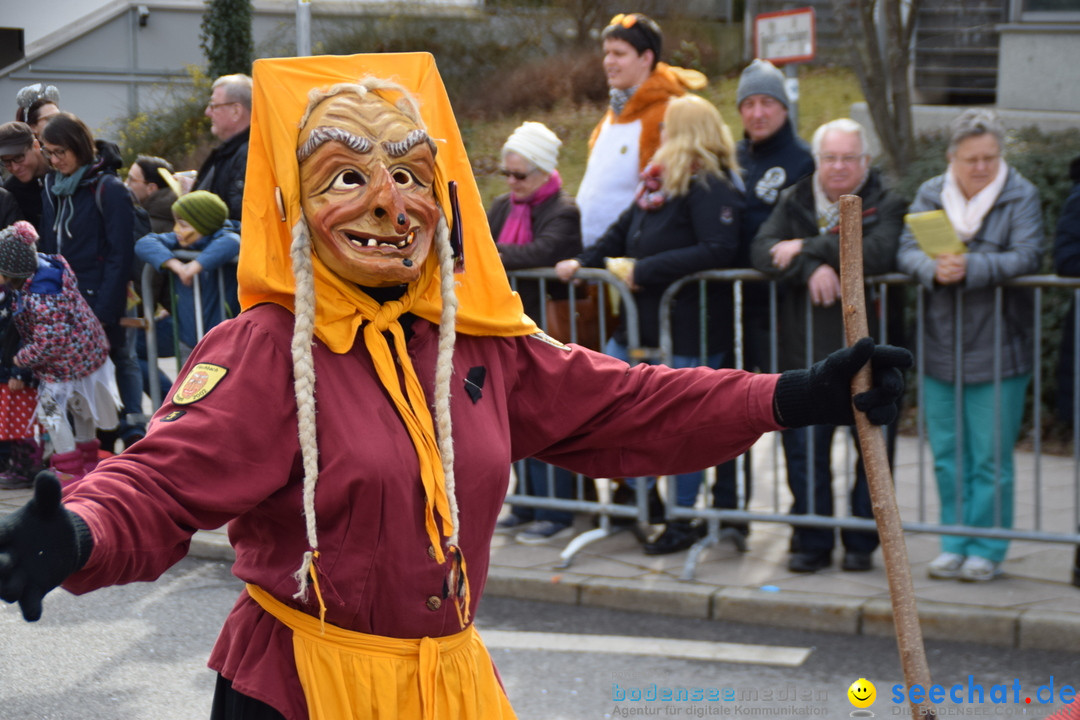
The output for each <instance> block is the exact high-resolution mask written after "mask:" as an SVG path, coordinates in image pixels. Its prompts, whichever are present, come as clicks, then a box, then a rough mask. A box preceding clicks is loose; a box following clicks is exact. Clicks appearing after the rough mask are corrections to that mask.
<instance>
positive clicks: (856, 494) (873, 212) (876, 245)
mask: <svg viewBox="0 0 1080 720" xmlns="http://www.w3.org/2000/svg"><path fill="white" fill-rule="evenodd" d="M811 149H812V151H813V154H814V160H815V161H816V163H817V169H816V170H815V171H814V173H813V174H812V175H810V176H808V177H805V178H803V179H802V180H800V181H799V182H797V183H796V184H795V185H793V186H791V187H789V188H788V189H786V190H784V191H783V192H782V193H781V195H780V199H779V201H778V202H777V204H776V207H775V209H774V210H773V211H772V213H771V214H770V215H769V219H768V220H766V221H765V223H764V224H763V225H762V226H761V228H760V229H759V230H758V233H757V235H756V236H755V237H754V240H753V243H752V245H751V248H750V254H751V261H752V262H753V265H754V267H755V268H757V269H758V270H760V271H762V272H764V273H766V274H768V275H771V276H773V277H774V278H776V279H777V280H778V281H779V282H780V283H782V284H783V285H784V286H785V289H786V291H785V292H783V293H782V294H781V300H780V328H781V332H780V333H779V343H780V347H779V352H780V369H781V370H784V369H791V368H801V367H808V366H809V365H810V364H812V363H813V362H816V361H817V360H820V359H822V358H824V357H825V356H826V355H827V354H828V352H829V348H831V347H836V346H838V345H843V344H844V326H843V317H842V315H841V310H840V308H841V305H840V302H839V300H840V242H839V227H838V224H839V220H840V208H839V204H840V203H839V201H840V196H841V195H848V194H854V195H858V196H859V197H861V198H862V207H863V221H862V224H863V272H864V273H865V274H866V275H867V276H870V275H880V274H882V273H887V272H891V271H893V270H895V269H896V251H897V248H898V246H899V241H900V232H901V231H902V230H903V227H904V212H905V210H906V208H907V201H906V200H904V199H903V198H902V197H900V196H899V195H898V194H896V193H894V192H893V191H891V190H889V189H887V188H886V187H885V185H884V182H883V179H882V176H881V173H879V172H878V170H877V169H876V168H872V167H870V155H869V153H868V152H867V149H866V132H865V130H864V129H863V127H862V125H860V124H859V123H857V122H855V121H854V120H849V119H846V118H844V119H840V120H833V121H831V122H828V123H825V124H824V125H822V126H821V127H819V128H818V129H817V131H815V133H814V137H813V141H812V143H811ZM872 300H873V298H871V301H872ZM808 303H809V305H810V307H809V308H808V307H807V304H808ZM893 304H895V305H896V307H892V305H893ZM889 310H890V314H895V313H899V312H901V311H902V307H901V306H900V304H899V303H891V304H890V308H889ZM808 317H809V322H810V332H809V333H808V332H807V330H808V329H807V322H808ZM876 320H877V318H876V316H875V317H871V318H870V321H871V327H870V331H871V333H872V334H874V335H875V336H877V337H878V338H879V339H880V332H879V330H880V329H879V328H876V327H875V325H876V324H877V323H876V322H875V321H876ZM889 326H890V328H891V327H892V326H893V323H891V322H890V324H889ZM808 336H809V337H808ZM889 341H890V342H895V338H893V337H892V336H891V335H890V337H889ZM808 342H809V347H808ZM835 430H836V427H835V426H833V425H818V426H814V427H810V428H799V429H797V430H796V429H792V430H784V431H782V438H783V443H784V458H785V461H786V464H787V475H788V485H789V486H790V488H791V493H792V495H793V496H794V503H793V506H792V510H791V512H792V514H793V515H806V514H813V515H832V514H833V494H832V467H831V462H830V460H831V452H830V449H831V447H832V438H833V432H834V431H835ZM888 439H889V442H888V449H889V460H890V462H891V461H892V455H893V449H894V448H895V444H896V434H895V423H893V424H892V427H891V428H890V431H889V433H888ZM810 448H812V450H813V451H812V453H811V452H810V450H809V449H810ZM811 459H812V461H813V468H812V471H811V467H810V463H811ZM811 494H812V498H813V500H812V501H811ZM850 499H851V509H850V514H851V515H852V516H854V517H861V518H871V517H873V512H872V508H871V504H870V492H869V489H868V487H867V483H866V472H865V470H864V468H863V463H862V458H861V457H860V458H859V461H858V464H857V466H856V472H855V484H854V486H853V488H852V490H851V498H850ZM840 535H841V541H842V543H843V545H844V559H843V564H842V566H841V567H842V569H844V570H848V571H865V570H870V569H871V568H872V567H873V560H872V555H873V552H874V550H875V549H877V546H878V537H877V533H876V532H873V531H853V530H843V531H841V533H840ZM835 542H836V539H835V533H834V531H833V530H832V529H831V528H812V527H799V526H797V525H796V527H795V529H794V534H793V535H792V540H791V552H792V555H791V558H790V560H789V562H788V569H789V570H791V571H792V572H816V571H817V570H821V569H823V568H826V567H828V566H829V565H831V564H832V551H833V546H834V545H835Z"/></svg>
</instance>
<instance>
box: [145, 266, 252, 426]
mask: <svg viewBox="0 0 1080 720" xmlns="http://www.w3.org/2000/svg"><path fill="white" fill-rule="evenodd" d="M173 257H175V258H177V259H179V260H185V261H190V260H194V259H196V258H197V257H199V252H197V251H194V250H182V249H177V250H174V251H173ZM226 272H232V273H233V275H235V274H236V261H235V260H233V261H232V262H229V263H226V264H225V265H223V266H222V267H220V268H218V269H217V270H216V271H215V272H214V281H215V282H216V283H217V291H218V297H219V298H221V303H220V305H221V320H225V319H226V317H227V315H226V308H225V305H226V303H225V299H226V297H227V296H226V292H225V273H226ZM170 274H171V273H169V272H168V271H165V272H161V271H158V270H155V269H154V268H153V267H151V266H150V264H149V263H145V264H144V265H143V271H142V277H141V278H140V285H141V287H140V290H141V293H140V294H141V296H142V303H143V318H144V320H145V330H146V361H147V365H148V367H149V372H150V402H151V405H152V407H153V408H154V409H155V410H156V409H157V408H159V407H161V400H162V398H161V387H160V384H159V383H158V381H157V377H156V373H157V370H158V360H159V358H158V342H157V324H156V322H155V321H154V320H155V318H154V315H155V312H156V307H155V302H156V298H155V297H154V278H155V277H156V276H158V275H170ZM166 279H167V280H168V278H166ZM192 292H193V294H194V300H195V336H196V339H197V340H201V339H202V337H203V335H205V334H206V328H205V327H204V325H205V322H204V319H203V300H202V285H201V282H200V280H199V275H195V276H193V277H192ZM173 321H174V322H176V318H174V319H173ZM174 352H175V353H176V356H177V357H179V356H180V355H179V354H180V348H179V347H176V348H174ZM177 370H178V371H179V367H178V368H177Z"/></svg>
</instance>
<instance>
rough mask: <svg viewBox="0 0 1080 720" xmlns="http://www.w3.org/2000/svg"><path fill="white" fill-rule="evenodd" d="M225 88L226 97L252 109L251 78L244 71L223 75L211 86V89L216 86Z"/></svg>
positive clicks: (249, 109)
mask: <svg viewBox="0 0 1080 720" xmlns="http://www.w3.org/2000/svg"><path fill="white" fill-rule="evenodd" d="M219 87H223V88H225V99H226V100H228V101H229V102H234V103H240V104H241V105H243V106H244V107H246V108H247V109H248V111H249V112H250V111H251V78H250V77H249V76H247V75H244V74H243V73H236V74H235V75H222V76H221V77H219V78H218V79H217V80H215V81H214V84H213V85H211V86H210V89H211V90H214V89H215V88H219Z"/></svg>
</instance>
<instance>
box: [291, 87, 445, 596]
mask: <svg viewBox="0 0 1080 720" xmlns="http://www.w3.org/2000/svg"><path fill="white" fill-rule="evenodd" d="M376 89H390V90H394V91H396V92H399V93H401V95H402V98H403V102H399V103H398V106H397V107H398V109H399V110H401V111H402V112H404V113H405V114H406V115H408V116H410V118H411V119H412V120H413V121H414V122H416V123H417V124H418V125H420V126H421V127H422V126H423V123H422V121H421V119H420V113H419V109H418V106H417V104H416V101H415V100H414V99H413V98H412V96H411V95H410V94H409V93H408V91H406V90H405V88H403V87H402V86H400V85H398V84H397V83H393V82H391V81H388V80H381V79H378V78H364V79H363V80H361V81H360V84H358V85H354V84H347V83H343V84H339V85H335V86H333V87H332V88H330V89H329V90H326V91H322V90H313V91H312V92H311V93H310V95H309V99H310V102H309V104H308V111H307V112H306V113H305V114H304V119H303V121H301V125H303V123H304V122H306V121H307V118H308V115H309V114H310V112H311V109H312V108H314V107H315V106H316V105H317V104H318V103H319V102H321V101H322V100H324V99H326V98H328V97H330V96H332V95H336V94H339V93H342V92H353V93H358V94H360V95H361V97H363V95H365V94H366V93H367V91H368V90H376ZM292 236H293V242H292V246H291V247H290V254H291V256H292V265H293V275H294V277H295V278H296V296H295V299H294V316H295V319H294V325H293V338H292V360H293V390H294V392H295V394H296V414H297V435H298V437H299V441H300V456H301V460H302V464H303V468H304V488H303V505H304V524H305V528H306V532H307V540H308V546H309V548H310V549H309V550H308V551H307V552H305V553H304V560H303V562H302V564H301V565H300V568H299V569H298V570H297V571H296V573H295V574H294V577H295V578H296V581H297V585H298V590H297V592H296V593H295V595H293V597H295V598H297V599H300V600H306V597H307V588H308V582H309V579H310V576H311V566H312V562H313V560H314V553H315V552H316V551H317V550H318V548H319V540H318V526H317V521H316V517H315V485H316V483H317V482H318V477H319V444H318V434H317V429H316V424H315V362H314V358H313V356H312V352H311V347H312V343H313V341H314V332H315V303H316V297H315V272H314V268H313V265H312V262H311V253H312V247H311V234H310V231H309V230H308V225H307V220H306V218H304V217H303V216H302V215H301V218H300V220H298V221H297V223H296V224H295V225H294V226H293V229H292ZM435 251H436V254H437V257H438V261H439V276H440V280H441V294H442V314H441V316H440V318H439V348H438V354H437V361H436V369H435V418H434V419H435V429H436V435H437V441H438V446H439V456H440V460H441V462H442V467H443V474H444V476H445V486H446V496H447V502H448V504H449V507H450V522H451V525H452V526H453V534H452V535H451V536H450V538H449V540H448V544H449V545H454V546H456V545H457V544H458V536H459V517H458V503H457V495H456V493H455V487H456V482H455V477H454V438H453V424H452V422H451V418H450V377H451V375H452V374H453V357H454V344H455V342H456V340H457V331H456V329H455V323H456V318H457V308H458V300H457V294H456V293H455V292H454V285H455V282H456V281H455V278H454V257H453V249H452V248H451V247H450V231H449V227H448V225H447V222H446V215H445V213H444V212H443V211H442V210H441V209H440V212H439V223H438V226H437V227H436V230H435Z"/></svg>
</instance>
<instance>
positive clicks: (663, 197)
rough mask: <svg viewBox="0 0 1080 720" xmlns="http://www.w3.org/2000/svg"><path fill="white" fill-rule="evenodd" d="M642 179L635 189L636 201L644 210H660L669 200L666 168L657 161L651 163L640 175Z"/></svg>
mask: <svg viewBox="0 0 1080 720" xmlns="http://www.w3.org/2000/svg"><path fill="white" fill-rule="evenodd" d="M638 177H639V178H640V180H641V182H640V183H638V186H637V190H635V191H634V202H635V203H637V206H638V207H639V208H641V209H642V210H645V211H649V210H659V209H660V208H662V207H663V206H664V203H665V202H667V199H668V196H667V192H665V191H664V168H663V167H661V166H660V165H658V164H657V163H649V164H648V165H646V166H645V169H644V170H642V171H641V175H639V176H638Z"/></svg>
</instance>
